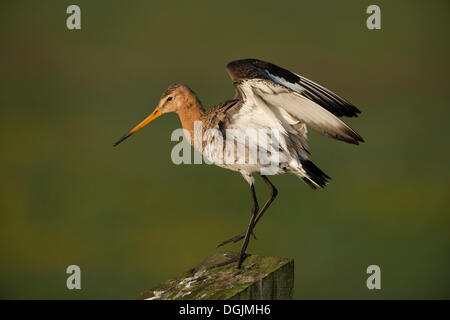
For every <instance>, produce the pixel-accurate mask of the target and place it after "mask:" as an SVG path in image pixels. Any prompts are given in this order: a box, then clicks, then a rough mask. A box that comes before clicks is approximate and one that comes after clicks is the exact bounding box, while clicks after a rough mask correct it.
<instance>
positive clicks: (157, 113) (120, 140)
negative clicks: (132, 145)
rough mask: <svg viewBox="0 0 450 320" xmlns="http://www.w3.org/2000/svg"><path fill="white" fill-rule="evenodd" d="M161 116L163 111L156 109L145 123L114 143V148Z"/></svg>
mask: <svg viewBox="0 0 450 320" xmlns="http://www.w3.org/2000/svg"><path fill="white" fill-rule="evenodd" d="M160 116H162V112H161V109H160V108H158V107H156V109H155V110H154V111H153V112H152V113H151V114H150V115H149V116H148V117H147V118H145V119H144V121H142V122H141V123H139V124H138V125H137V126H136V127H134V128H133V129H131V130H130V131H129V132H128V133H127V134H126V135H124V136H123V137H122V138H120V139H119V140H118V141H117V142H116V143H114V147H115V146H117V145H118V144H119V143H121V142H122V141H123V140H125V139H126V138H128V137H129V136H131V135H132V134H133V133H135V132H137V131H139V130H141V129H142V128H143V127H145V126H146V125H148V124H149V123H150V122H152V121H153V120H155V119H156V118H159V117H160Z"/></svg>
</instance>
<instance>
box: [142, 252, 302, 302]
mask: <svg viewBox="0 0 450 320" xmlns="http://www.w3.org/2000/svg"><path fill="white" fill-rule="evenodd" d="M232 255H233V253H230V252H221V253H216V254H214V255H212V256H211V257H209V258H208V259H206V260H205V261H203V262H202V263H201V264H199V265H198V266H196V267H194V268H192V269H190V270H189V271H187V272H185V273H184V274H182V275H180V276H178V277H176V278H174V279H171V280H167V281H166V282H164V283H162V284H160V285H158V286H156V287H155V288H153V289H151V290H148V291H145V292H144V293H142V294H141V295H140V296H139V297H138V298H137V299H149V300H157V299H161V300H214V299H220V300H222V299H224V300H248V299H249V300H258V299H267V300H276V299H293V297H294V260H293V259H289V258H277V257H265V256H256V255H250V256H249V257H247V258H246V259H245V260H244V263H243V264H242V267H241V269H237V268H236V264H235V263H232V264H228V265H226V266H222V267H215V268H213V267H212V266H214V265H216V264H218V263H220V262H223V261H226V260H227V259H229V257H230V256H232Z"/></svg>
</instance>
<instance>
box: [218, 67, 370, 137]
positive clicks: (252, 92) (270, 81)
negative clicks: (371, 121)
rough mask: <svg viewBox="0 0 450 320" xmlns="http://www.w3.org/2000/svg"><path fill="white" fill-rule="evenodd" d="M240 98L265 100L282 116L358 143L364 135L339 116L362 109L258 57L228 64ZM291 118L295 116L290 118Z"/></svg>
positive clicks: (282, 119)
mask: <svg viewBox="0 0 450 320" xmlns="http://www.w3.org/2000/svg"><path fill="white" fill-rule="evenodd" d="M227 70H228V73H229V74H230V76H231V79H232V81H233V85H234V86H235V87H236V96H237V98H240V99H242V100H243V101H244V102H246V103H245V104H246V105H249V104H250V105H251V104H256V105H257V104H264V105H265V106H267V107H268V108H269V109H270V110H271V111H272V112H273V113H274V114H275V115H276V116H277V118H278V119H279V121H280V122H283V121H285V119H284V118H285V117H286V116H285V115H286V113H287V114H288V116H289V117H290V118H293V119H295V120H297V121H298V123H304V124H306V125H307V126H310V127H311V128H313V129H315V130H317V131H319V132H321V133H322V134H325V135H328V136H330V137H332V138H335V139H338V140H342V141H345V142H348V143H353V144H359V142H363V141H364V140H363V139H362V137H361V136H360V135H359V134H357V133H356V132H355V131H354V130H353V129H351V128H350V127H349V126H347V125H346V124H345V123H344V122H343V121H341V120H340V119H339V118H338V117H340V116H349V117H352V116H357V113H360V111H359V110H358V109H357V108H355V107H354V106H353V105H351V104H350V103H349V102H347V101H346V100H344V99H343V98H341V97H339V96H338V95H336V94H334V93H332V92H331V91H329V90H328V89H326V88H324V87H322V86H320V85H318V84H316V83H314V82H312V81H311V80H308V79H306V78H303V77H301V76H299V75H297V74H295V73H292V72H290V71H288V70H285V69H283V68H280V67H278V66H276V65H274V64H271V63H268V62H264V61H261V60H256V59H245V60H237V61H233V62H230V63H229V64H228V65H227ZM289 121H292V119H289Z"/></svg>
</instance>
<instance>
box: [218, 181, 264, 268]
mask: <svg viewBox="0 0 450 320" xmlns="http://www.w3.org/2000/svg"><path fill="white" fill-rule="evenodd" d="M250 189H251V191H252V199H253V208H252V216H251V218H250V222H249V224H248V228H247V231H246V232H245V234H244V243H243V244H242V247H241V250H240V252H239V255H237V256H236V257H233V258H231V259H230V260H228V261H225V262H222V263H218V264H216V265H214V266H213V267H220V266H224V265H227V264H230V263H232V262H236V261H237V268H238V269H239V268H240V267H241V265H242V262H243V261H244V259H245V258H246V257H247V254H246V253H245V250H247V247H248V243H249V241H250V234H251V233H252V231H253V228H254V227H255V221H256V217H257V214H258V211H259V205H258V200H257V199H256V192H255V186H254V184H253V183H252V184H251V186H250Z"/></svg>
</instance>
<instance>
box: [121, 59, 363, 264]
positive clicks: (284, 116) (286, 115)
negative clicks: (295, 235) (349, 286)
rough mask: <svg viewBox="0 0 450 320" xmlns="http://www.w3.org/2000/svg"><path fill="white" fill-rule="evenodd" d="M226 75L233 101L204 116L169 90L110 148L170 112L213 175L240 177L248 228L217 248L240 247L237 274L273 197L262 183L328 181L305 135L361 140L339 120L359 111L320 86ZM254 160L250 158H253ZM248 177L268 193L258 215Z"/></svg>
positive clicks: (260, 68)
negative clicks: (281, 177) (280, 177)
mask: <svg viewBox="0 0 450 320" xmlns="http://www.w3.org/2000/svg"><path fill="white" fill-rule="evenodd" d="M227 70H228V73H229V74H230V76H231V80H232V81H233V85H234V86H235V88H236V95H235V97H234V99H231V100H228V101H225V102H223V103H220V104H218V105H215V106H213V107H211V108H209V109H208V110H205V109H204V108H203V106H202V104H201V102H200V100H199V99H198V97H197V95H196V94H195V93H194V92H193V91H192V90H191V89H190V88H189V87H187V86H185V85H182V84H174V85H171V86H169V87H168V88H167V89H166V90H165V91H164V93H163V94H162V97H161V99H160V100H159V103H158V106H157V107H156V108H155V110H154V111H153V112H152V113H151V114H150V115H149V116H148V117H147V118H146V119H145V120H144V121H142V122H141V123H139V124H138V125H137V126H136V127H134V128H133V129H132V130H130V131H129V132H128V133H127V134H126V135H124V136H123V137H122V138H121V139H120V140H119V141H117V142H116V143H115V145H114V146H117V145H118V144H119V143H121V142H122V141H123V140H125V139H126V138H128V137H129V136H130V135H132V134H133V133H135V132H137V131H138V130H140V129H142V128H143V127H144V126H146V125H147V124H149V123H150V122H151V121H153V120H154V119H156V118H158V117H160V116H161V115H163V114H165V113H169V112H175V113H177V114H178V116H179V118H180V120H181V124H182V126H183V128H184V130H185V135H186V138H187V140H188V141H189V142H190V143H191V144H192V145H193V146H194V147H195V148H196V149H198V151H200V152H201V153H202V154H203V155H204V157H205V158H207V159H209V160H210V161H212V162H213V163H214V164H216V165H218V166H220V167H223V168H226V169H230V170H233V171H237V172H240V173H241V174H242V176H243V177H244V178H245V180H246V181H247V182H248V183H249V184H250V190H251V195H252V200H253V208H252V210H251V218H250V222H249V225H248V227H247V230H246V231H245V232H244V233H242V234H239V235H237V236H235V237H233V238H231V239H229V240H226V241H224V242H222V243H221V244H220V245H219V246H221V245H224V244H226V243H229V242H237V241H239V240H242V239H244V242H243V244H242V247H241V250H240V253H239V254H238V255H237V256H236V257H233V258H232V259H230V260H229V261H227V262H226V263H229V262H233V261H236V262H237V267H238V268H240V266H241V264H242V262H243V260H244V259H245V257H246V253H245V252H246V249H247V246H248V243H249V240H250V235H251V234H253V229H254V227H255V225H256V224H257V223H258V221H259V220H260V219H261V217H262V216H263V214H264V212H265V211H266V210H267V208H268V207H269V206H270V205H271V203H272V202H273V200H274V199H275V197H276V196H277V193H278V191H277V189H276V188H275V186H274V185H273V184H272V183H271V182H270V180H269V178H268V175H272V174H282V173H286V172H287V173H293V174H295V175H296V176H298V177H300V178H301V179H302V180H303V181H304V182H305V183H306V184H307V185H308V186H310V187H311V188H313V189H316V188H317V187H324V186H325V185H326V184H327V183H328V181H329V179H330V177H329V176H328V175H326V174H325V173H324V172H323V171H322V170H320V169H319V168H318V167H317V166H315V165H314V164H313V163H312V162H311V161H310V160H309V152H308V151H307V142H306V141H307V129H308V127H310V128H313V129H315V130H317V131H319V132H320V133H322V134H324V135H327V136H329V137H331V138H334V139H337V140H342V141H345V142H348V143H352V144H356V145H357V144H359V142H363V141H364V140H363V139H362V137H361V136H360V135H359V134H358V133H356V132H355V131H354V130H353V129H351V128H350V127H349V126H348V125H346V124H345V123H344V122H343V121H341V120H340V119H339V118H340V117H342V116H347V117H353V116H357V114H358V113H360V111H359V110H358V109H357V108H355V107H354V106H353V105H352V104H351V103H349V102H348V101H346V100H345V99H343V98H341V97H339V96H338V95H336V94H335V93H333V92H331V91H330V90H328V89H326V88H324V87H322V86H321V85H319V84H317V83H315V82H313V81H311V80H309V79H306V78H305V77H302V76H300V75H298V74H295V73H293V72H291V71H288V70H286V69H283V68H280V67H278V66H276V65H274V64H272V63H269V62H264V61H261V60H257V59H244V60H237V61H233V62H230V63H229V64H228V65H227ZM196 128H200V131H198V130H197V129H196ZM196 130H197V131H198V132H196ZM199 133H200V135H199ZM255 133H256V134H255ZM199 137H200V138H199ZM196 139H199V140H196ZM198 141H200V142H199V143H196V142H198ZM255 150H256V151H255ZM252 152H256V153H252ZM254 154H256V157H252V155H254ZM274 163H275V166H274ZM254 174H260V175H261V177H262V179H263V181H264V182H265V183H266V184H267V185H268V186H269V188H270V191H271V195H270V198H269V199H268V200H267V201H266V203H265V204H264V206H263V207H262V208H261V210H259V205H258V201H257V198H256V193H255V180H254V177H253V175H254ZM226 263H224V264H226ZM221 265H223V264H221Z"/></svg>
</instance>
